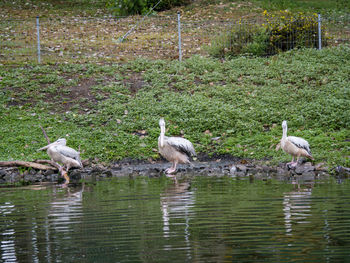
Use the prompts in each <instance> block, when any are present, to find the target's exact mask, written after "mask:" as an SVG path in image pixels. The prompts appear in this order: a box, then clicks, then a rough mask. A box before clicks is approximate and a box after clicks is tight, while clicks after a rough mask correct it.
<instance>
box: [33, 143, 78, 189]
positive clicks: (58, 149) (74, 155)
mask: <svg viewBox="0 0 350 263" xmlns="http://www.w3.org/2000/svg"><path fill="white" fill-rule="evenodd" d="M66 144H67V140H66V139H64V138H62V139H58V140H57V141H55V142H53V143H50V144H49V145H46V146H45V147H42V148H40V149H39V150H38V151H42V150H46V149H47V154H48V155H49V156H50V157H51V159H52V160H53V161H54V162H56V163H58V162H59V163H62V164H63V167H61V166H60V165H58V166H59V167H60V172H61V174H62V175H63V177H64V178H65V179H66V182H65V184H68V183H69V177H68V175H67V173H68V170H69V169H70V168H71V167H77V168H81V167H83V164H82V163H81V160H80V153H79V152H77V151H76V150H74V149H72V148H70V147H68V146H66Z"/></svg>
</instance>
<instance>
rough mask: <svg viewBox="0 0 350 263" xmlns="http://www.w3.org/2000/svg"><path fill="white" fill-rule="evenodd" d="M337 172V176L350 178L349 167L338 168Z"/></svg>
mask: <svg viewBox="0 0 350 263" xmlns="http://www.w3.org/2000/svg"><path fill="white" fill-rule="evenodd" d="M334 170H335V172H336V173H337V175H341V176H349V175H350V168H348V167H344V166H340V165H339V166H337V167H335V168H334Z"/></svg>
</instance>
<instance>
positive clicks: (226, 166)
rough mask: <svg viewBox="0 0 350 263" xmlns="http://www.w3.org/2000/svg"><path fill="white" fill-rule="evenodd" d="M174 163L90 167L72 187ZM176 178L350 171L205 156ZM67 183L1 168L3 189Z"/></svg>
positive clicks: (75, 172)
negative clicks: (43, 183)
mask: <svg viewBox="0 0 350 263" xmlns="http://www.w3.org/2000/svg"><path fill="white" fill-rule="evenodd" d="M169 167H170V163H168V162H167V161H165V160H157V161H147V160H132V159H124V160H122V161H118V162H114V163H112V164H110V165H108V166H107V165H106V166H104V165H101V164H89V165H87V166H86V167H84V168H83V169H72V170H70V171H69V177H70V179H71V182H72V183H79V182H80V181H81V180H84V181H98V180H103V179H105V178H111V177H123V176H128V177H137V176H148V177H160V176H164V175H165V169H167V168H169ZM175 175H176V177H181V176H185V175H186V176H230V177H247V176H250V177H253V178H256V179H269V178H275V179H283V180H286V179H288V178H291V177H298V178H304V179H307V180H312V179H315V178H322V177H329V176H334V175H335V176H341V177H349V176H350V168H346V167H341V166H337V167H333V168H331V169H330V168H329V167H327V166H325V165H324V164H323V163H318V164H312V163H310V162H307V161H306V160H304V159H303V160H301V162H299V164H298V166H297V167H295V168H292V167H289V166H288V165H287V164H286V163H279V164H278V165H270V161H269V160H263V161H254V160H247V159H240V158H236V157H232V156H225V155H223V156H211V157H208V156H201V157H199V158H198V160H195V161H193V162H192V165H179V166H178V170H177V173H176V174H175ZM63 181H64V179H63V178H62V177H61V176H60V175H59V174H58V172H57V171H50V170H47V171H41V170H36V169H23V168H22V169H21V168H18V167H6V168H5V167H2V168H0V185H11V184H22V185H23V184H34V183H40V182H57V183H62V182H63Z"/></svg>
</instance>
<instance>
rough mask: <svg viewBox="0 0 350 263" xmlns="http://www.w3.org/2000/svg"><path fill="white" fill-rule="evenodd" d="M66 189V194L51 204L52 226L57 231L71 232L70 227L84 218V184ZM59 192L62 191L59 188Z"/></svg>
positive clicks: (50, 216)
mask: <svg viewBox="0 0 350 263" xmlns="http://www.w3.org/2000/svg"><path fill="white" fill-rule="evenodd" d="M64 188H66V194H65V195H64V196H61V195H59V197H56V198H55V199H54V200H53V201H52V202H51V207H50V211H49V218H50V219H51V220H50V221H51V222H50V225H52V226H54V228H55V229H56V231H69V225H70V224H73V223H76V222H77V219H79V218H80V217H81V216H82V200H83V192H84V184H83V185H80V186H77V187H66V186H65V187H64ZM57 190H58V191H60V190H59V188H57ZM78 221H79V220H78Z"/></svg>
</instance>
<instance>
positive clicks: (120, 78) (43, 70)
mask: <svg viewBox="0 0 350 263" xmlns="http://www.w3.org/2000/svg"><path fill="white" fill-rule="evenodd" d="M349 72H350V47H348V46H339V47H335V48H325V49H322V50H314V49H300V50H293V51H287V52H284V53H281V54H278V55H275V56H273V57H267V58H261V57H255V58H247V57H236V58H233V59H231V60H225V61H220V60H217V59H212V58H205V57H200V56H193V57H191V58H189V59H185V60H183V61H182V62H181V63H179V62H178V61H170V62H169V61H164V60H146V59H137V60H134V61H130V62H128V63H125V64H109V65H108V64H106V65H103V66H101V65H97V64H84V65H76V64H55V65H46V66H45V65H42V66H41V65H40V66H37V65H33V66H30V65H26V66H25V67H6V66H0V76H1V78H2V79H1V81H0V95H1V96H0V160H34V159H43V158H47V155H46V153H45V152H37V149H39V148H40V147H42V146H44V145H45V144H46V141H45V138H44V136H43V134H42V131H41V129H40V127H39V125H41V126H43V127H44V128H45V130H46V132H47V134H48V136H49V138H50V139H51V140H56V139H58V138H60V137H66V138H67V141H68V145H69V146H71V147H73V148H79V146H80V148H81V154H82V158H83V159H86V158H91V159H95V158H97V159H98V160H99V161H108V162H109V161H113V160H119V159H123V158H126V157H131V158H134V159H147V158H158V157H159V156H158V153H157V150H156V149H157V138H158V136H159V127H158V121H159V118H160V117H164V118H165V120H166V128H167V134H168V135H173V136H184V137H185V138H187V139H190V140H191V141H192V142H193V143H194V145H195V148H196V150H197V152H199V153H200V152H203V153H207V154H211V153H220V154H231V155H233V156H238V157H244V158H255V159H265V158H272V159H273V161H275V162H278V161H288V160H289V159H290V158H289V156H288V155H286V154H284V153H282V152H281V151H280V152H276V151H275V146H276V144H277V143H278V142H279V140H280V138H281V133H282V128H281V122H282V120H284V119H285V120H287V121H288V124H289V125H288V126H289V134H290V135H295V136H300V137H303V138H305V139H306V140H308V141H309V143H310V145H311V150H312V152H313V154H314V157H315V158H316V162H327V163H328V165H330V166H333V165H345V166H350V163H349V159H348V158H346V156H349V155H350V148H349V138H350V131H349V128H348V127H349V123H350V107H349V105H350V103H349V98H350V93H349V88H348V87H349V85H350V83H349V81H350V80H349ZM72 76H74V79H76V81H77V82H75V83H74V84H73V86H70V85H71V84H70V83H71V82H69V81H68V80H69V79H70V78H72ZM43 80H44V81H43ZM91 80H94V81H91ZM138 81H139V82H138ZM140 81H141V84H140ZM62 83H63V85H64V86H65V87H64V90H65V91H64V92H63V91H62V86H61V85H62ZM87 83H90V85H89V86H87ZM84 85H85V87H84V89H82V91H84V92H80V93H79V92H77V91H76V90H75V89H78V88H79V87H83V86H84ZM52 87H55V89H53V88H52ZM78 91H79V90H78ZM213 138H216V139H215V140H214V139H213Z"/></svg>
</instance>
